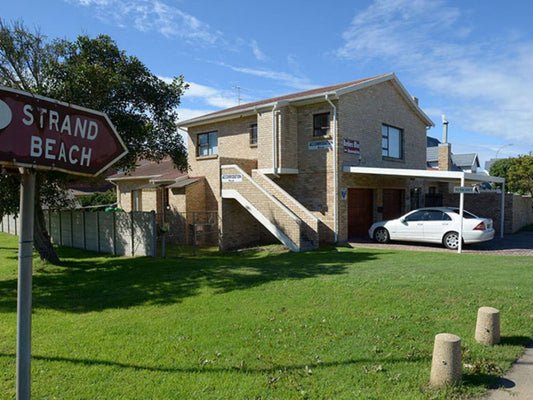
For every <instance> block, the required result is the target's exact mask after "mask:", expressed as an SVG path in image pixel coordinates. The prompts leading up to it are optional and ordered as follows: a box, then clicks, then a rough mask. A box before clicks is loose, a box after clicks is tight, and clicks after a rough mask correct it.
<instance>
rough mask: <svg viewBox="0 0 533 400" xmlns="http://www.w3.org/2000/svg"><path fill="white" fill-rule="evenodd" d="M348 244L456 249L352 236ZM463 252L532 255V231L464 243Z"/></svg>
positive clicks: (370, 246)
mask: <svg viewBox="0 0 533 400" xmlns="http://www.w3.org/2000/svg"><path fill="white" fill-rule="evenodd" d="M349 245H350V246H352V247H364V248H375V249H395V250H414V251H438V252H452V253H453V252H455V253H456V252H457V250H448V249H446V248H444V247H443V246H441V245H438V244H426V243H412V242H390V243H387V244H380V243H376V242H374V241H373V240H371V239H370V238H354V239H352V240H350V241H349ZM463 253H470V254H476V253H477V254H491V255H500V256H533V232H523V233H515V234H513V235H506V236H504V238H503V239H500V237H496V238H494V239H493V240H491V241H489V242H483V243H476V244H469V245H465V246H463Z"/></svg>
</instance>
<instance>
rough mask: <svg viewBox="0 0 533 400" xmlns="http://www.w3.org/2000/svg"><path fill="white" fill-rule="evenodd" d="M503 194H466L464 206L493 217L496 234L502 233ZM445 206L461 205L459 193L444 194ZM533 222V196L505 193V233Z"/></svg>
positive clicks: (479, 213)
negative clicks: (501, 209) (532, 197)
mask: <svg viewBox="0 0 533 400" xmlns="http://www.w3.org/2000/svg"><path fill="white" fill-rule="evenodd" d="M501 196H502V195H501V194H500V193H479V194H467V195H465V196H464V208H465V210H468V211H470V212H472V213H474V214H476V215H477V216H479V217H484V218H492V220H493V222H494V229H495V230H496V234H497V235H499V234H500V225H501V222H500V221H501V211H500V208H501ZM443 204H444V206H451V207H459V195H458V194H454V193H444V194H443ZM531 224H533V201H532V199H531V197H525V196H519V195H515V194H506V195H505V214H504V230H503V233H504V234H511V233H514V232H517V231H518V230H520V229H521V228H523V227H524V226H527V225H531Z"/></svg>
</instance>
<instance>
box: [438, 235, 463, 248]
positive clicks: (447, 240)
mask: <svg viewBox="0 0 533 400" xmlns="http://www.w3.org/2000/svg"><path fill="white" fill-rule="evenodd" d="M442 244H443V245H444V246H446V247H447V248H448V249H451V250H456V249H457V248H458V247H459V234H458V233H457V232H448V233H447V234H446V235H444V237H443V238H442Z"/></svg>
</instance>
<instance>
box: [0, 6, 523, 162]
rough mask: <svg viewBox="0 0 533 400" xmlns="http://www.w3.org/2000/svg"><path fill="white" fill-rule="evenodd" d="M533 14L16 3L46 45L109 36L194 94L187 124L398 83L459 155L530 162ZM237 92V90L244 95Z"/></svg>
mask: <svg viewBox="0 0 533 400" xmlns="http://www.w3.org/2000/svg"><path fill="white" fill-rule="evenodd" d="M531 15H533V3H530V2H527V1H501V0H483V1H481V0H457V1H452V0H365V1H363V0H340V1H315V0H307V1H288V0H284V1H280V0H271V1H268V2H256V1H237V0H224V1H221V0H211V1H208V0H194V1H193V0H130V1H119V0H46V1H42V0H39V1H37V0H35V1H31V0H18V1H9V2H7V1H5V2H4V4H2V13H1V17H2V18H3V19H4V20H6V21H12V20H21V21H23V22H24V23H25V24H26V25H27V26H29V27H38V28H39V29H40V30H41V32H42V33H43V34H45V35H47V36H48V37H49V38H55V37H65V38H68V39H75V37H76V36H77V35H79V34H87V35H89V36H95V35H97V34H100V33H104V34H107V35H109V36H111V37H112V38H113V39H114V40H116V42H117V43H118V45H119V47H120V48H121V49H123V50H125V51H126V52H127V53H128V54H129V55H135V56H137V57H138V58H139V59H140V60H141V61H143V62H144V63H145V64H146V65H147V66H148V67H149V68H150V70H151V71H152V72H153V73H154V74H156V75H158V76H160V77H162V78H170V77H172V76H177V75H180V74H182V75H184V77H185V80H186V81H187V82H189V84H190V89H189V90H188V91H187V92H186V94H185V96H184V97H183V98H182V104H181V106H180V109H179V115H180V119H182V120H184V119H188V118H191V117H193V116H197V115H200V114H203V113H206V112H210V111H215V110H218V109H221V108H226V107H230V106H233V105H236V104H237V102H238V98H239V92H240V98H241V102H248V101H254V100H260V99H265V98H269V97H274V96H278V95H282V94H287V93H293V92H297V91H300V90H305V89H310V88H314V87H319V86H326V85H330V84H335V83H341V82H346V81H351V80H355V79H360V78H366V77H370V76H374V75H379V74H383V73H387V72H394V73H396V75H397V76H398V78H399V79H400V81H401V82H402V83H403V84H404V86H405V87H406V88H407V90H408V91H409V92H410V93H411V94H412V95H413V96H416V97H418V98H419V99H420V106H421V107H422V109H423V110H424V111H425V112H426V114H428V115H429V116H430V118H432V119H433V121H434V122H435V124H436V126H435V128H433V129H431V130H430V131H429V132H428V134H429V135H430V136H434V137H437V138H439V139H440V138H441V137H442V125H441V115H442V114H445V115H446V119H447V120H448V121H449V123H450V124H449V141H450V142H451V143H452V151H453V152H454V153H472V152H475V153H478V154H479V156H480V159H481V163H482V166H483V164H484V162H485V161H487V160H488V159H490V158H492V157H495V156H496V154H497V155H498V156H499V157H514V156H516V155H518V154H528V153H529V152H530V151H533V77H532V75H533V74H532V72H533V34H532V28H531V22H530V19H531ZM237 87H240V88H241V89H240V91H239V90H238V89H237Z"/></svg>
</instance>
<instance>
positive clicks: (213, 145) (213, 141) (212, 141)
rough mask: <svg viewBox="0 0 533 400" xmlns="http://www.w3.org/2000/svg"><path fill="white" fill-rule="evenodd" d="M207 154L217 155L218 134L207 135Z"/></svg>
mask: <svg viewBox="0 0 533 400" xmlns="http://www.w3.org/2000/svg"><path fill="white" fill-rule="evenodd" d="M209 154H218V133H217V132H210V133H209Z"/></svg>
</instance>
